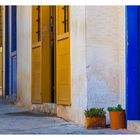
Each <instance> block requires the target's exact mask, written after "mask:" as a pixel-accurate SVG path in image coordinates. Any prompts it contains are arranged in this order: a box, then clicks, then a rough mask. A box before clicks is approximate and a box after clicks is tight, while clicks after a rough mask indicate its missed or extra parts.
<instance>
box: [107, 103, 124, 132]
mask: <svg viewBox="0 0 140 140" xmlns="http://www.w3.org/2000/svg"><path fill="white" fill-rule="evenodd" d="M108 111H109V116H110V127H111V129H115V130H116V129H120V128H125V127H126V124H125V110H124V109H122V107H121V105H120V104H118V105H117V106H116V107H108Z"/></svg>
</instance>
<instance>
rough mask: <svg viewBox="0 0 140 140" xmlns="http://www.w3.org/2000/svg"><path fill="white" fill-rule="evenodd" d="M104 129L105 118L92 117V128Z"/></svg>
mask: <svg viewBox="0 0 140 140" xmlns="http://www.w3.org/2000/svg"><path fill="white" fill-rule="evenodd" d="M105 127H106V117H105V116H102V117H100V116H94V117H93V118H92V128H105Z"/></svg>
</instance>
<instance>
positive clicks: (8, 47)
mask: <svg viewBox="0 0 140 140" xmlns="http://www.w3.org/2000/svg"><path fill="white" fill-rule="evenodd" d="M16 89H17V53H16V6H6V7H5V94H6V95H8V96H10V97H11V98H12V99H16V93H17V90H16Z"/></svg>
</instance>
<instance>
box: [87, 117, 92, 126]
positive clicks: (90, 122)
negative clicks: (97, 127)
mask: <svg viewBox="0 0 140 140" xmlns="http://www.w3.org/2000/svg"><path fill="white" fill-rule="evenodd" d="M91 127H92V118H91V117H86V128H87V129H89V128H91Z"/></svg>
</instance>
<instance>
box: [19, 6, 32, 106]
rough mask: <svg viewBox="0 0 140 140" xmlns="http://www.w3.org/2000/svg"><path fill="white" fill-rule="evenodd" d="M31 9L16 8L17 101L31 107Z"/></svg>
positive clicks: (27, 7) (25, 7) (26, 7)
mask: <svg viewBox="0 0 140 140" xmlns="http://www.w3.org/2000/svg"><path fill="white" fill-rule="evenodd" d="M31 21H32V20H31V7H30V6H17V100H18V104H19V105H22V106H24V107H30V105H31V41H32V38H31V37H32V36H31V29H32V28H31Z"/></svg>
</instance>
